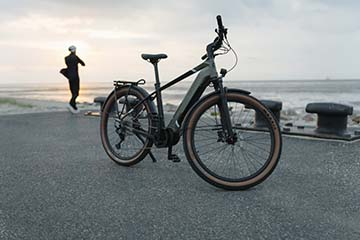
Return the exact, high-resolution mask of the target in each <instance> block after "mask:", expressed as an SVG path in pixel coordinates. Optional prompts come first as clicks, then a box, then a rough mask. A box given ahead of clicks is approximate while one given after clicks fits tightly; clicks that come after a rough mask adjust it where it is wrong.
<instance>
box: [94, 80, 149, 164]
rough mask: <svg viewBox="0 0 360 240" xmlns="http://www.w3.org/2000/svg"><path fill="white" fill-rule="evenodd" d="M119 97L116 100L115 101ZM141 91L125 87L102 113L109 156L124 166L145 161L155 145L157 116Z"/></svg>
mask: <svg viewBox="0 0 360 240" xmlns="http://www.w3.org/2000/svg"><path fill="white" fill-rule="evenodd" d="M115 94H116V97H115ZM145 95H146V94H145V93H144V92H143V91H141V90H140V89H139V88H138V87H135V86H132V87H122V88H120V89H117V90H116V92H114V93H113V94H112V95H111V96H110V98H109V100H108V101H107V102H106V104H105V105H104V108H103V111H102V113H101V122H100V135H101V141H102V144H103V147H104V149H105V152H106V153H107V155H108V156H109V157H110V158H111V159H112V160H113V161H115V162H116V163H118V164H120V165H123V166H131V165H134V164H136V163H138V162H140V161H141V160H143V159H144V158H145V156H146V155H147V154H148V152H149V151H150V148H151V146H152V144H153V141H152V139H151V138H150V136H152V135H153V130H154V126H153V125H154V122H153V120H152V118H151V114H152V113H153V112H155V110H154V105H153V103H152V102H150V101H144V102H143V103H142V104H138V103H140V102H141V101H142V100H143V99H144V98H145V97H146V96H145Z"/></svg>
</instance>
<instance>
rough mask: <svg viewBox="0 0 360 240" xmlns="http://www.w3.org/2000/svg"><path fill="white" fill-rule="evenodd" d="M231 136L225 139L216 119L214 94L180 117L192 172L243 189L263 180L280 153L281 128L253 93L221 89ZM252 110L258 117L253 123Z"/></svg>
mask: <svg viewBox="0 0 360 240" xmlns="http://www.w3.org/2000/svg"><path fill="white" fill-rule="evenodd" d="M226 98H227V102H228V110H229V115H230V118H231V125H232V130H233V132H234V133H235V138H234V139H235V141H227V138H226V136H227V133H226V130H225V129H224V128H223V125H222V123H221V117H220V116H221V114H222V113H221V111H220V109H221V108H220V95H218V94H214V95H210V96H209V97H206V98H204V99H203V100H201V101H200V102H199V103H197V105H196V106H195V107H194V108H193V109H192V111H191V112H190V113H189V116H188V117H187V119H186V122H185V125H184V126H185V128H186V130H185V132H184V138H183V139H184V149H185V153H186V156H187V159H188V161H189V163H190V165H191V167H192V168H193V169H194V170H195V172H196V173H197V174H198V175H199V176H200V177H201V178H203V179H204V180H205V181H207V182H209V183H210V184H212V185H215V186H217V187H220V188H223V189H228V190H244V189H248V188H250V187H253V186H255V185H257V184H259V183H261V182H262V181H264V180H265V179H266V178H267V177H268V176H269V175H270V174H271V173H272V171H273V170H274V169H275V167H276V165H277V163H278V160H279V158H280V154H281V145H282V143H281V132H280V129H279V126H278V123H277V121H276V120H275V118H274V116H273V114H272V113H271V112H270V111H269V110H268V109H267V108H266V107H265V106H264V105H263V104H262V103H261V102H260V101H258V100H257V99H255V98H253V97H251V96H248V95H245V94H241V93H239V92H236V91H229V92H228V93H226ZM255 115H256V116H260V117H262V119H263V123H262V124H261V126H256V124H255Z"/></svg>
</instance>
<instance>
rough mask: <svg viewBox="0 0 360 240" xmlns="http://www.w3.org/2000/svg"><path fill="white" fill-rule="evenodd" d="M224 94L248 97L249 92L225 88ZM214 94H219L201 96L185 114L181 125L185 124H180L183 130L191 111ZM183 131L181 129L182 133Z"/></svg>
mask: <svg viewBox="0 0 360 240" xmlns="http://www.w3.org/2000/svg"><path fill="white" fill-rule="evenodd" d="M226 92H233V93H239V94H244V95H250V94H251V92H249V91H246V90H243V89H237V88H227V90H226ZM216 94H219V93H218V92H211V93H209V94H206V95H205V96H203V97H202V98H200V99H199V100H198V101H197V102H196V103H195V104H194V105H193V106H192V107H191V108H190V109H189V111H188V112H187V113H186V115H185V118H184V121H183V123H185V124H181V128H183V126H186V125H187V124H186V122H187V119H188V117H189V116H190V115H191V113H192V111H193V110H194V109H195V108H196V107H197V106H198V105H200V104H201V103H202V102H203V101H205V100H206V99H207V98H210V97H212V96H214V95H216ZM182 130H183V129H181V131H182Z"/></svg>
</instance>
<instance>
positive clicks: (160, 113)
mask: <svg viewBox="0 0 360 240" xmlns="http://www.w3.org/2000/svg"><path fill="white" fill-rule="evenodd" d="M153 65H154V70H155V91H156V96H157V97H156V104H157V108H158V116H159V120H160V121H159V127H160V128H164V127H165V126H164V109H163V104H162V96H161V91H160V77H159V70H158V62H154V63H153Z"/></svg>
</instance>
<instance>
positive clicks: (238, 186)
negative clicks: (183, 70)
mask: <svg viewBox="0 0 360 240" xmlns="http://www.w3.org/2000/svg"><path fill="white" fill-rule="evenodd" d="M226 96H227V97H228V98H229V97H230V98H231V97H234V96H235V97H240V98H241V99H242V100H243V101H244V102H245V103H246V102H248V103H251V105H252V106H253V107H255V108H256V109H257V110H259V111H261V112H262V113H263V114H264V116H266V118H265V121H268V122H270V124H271V128H272V131H273V132H274V137H275V144H274V147H273V148H274V149H272V150H273V152H272V156H271V159H270V161H269V162H268V164H267V165H266V167H265V168H264V170H263V171H262V172H261V173H260V174H259V175H257V176H256V177H255V178H253V179H250V180H247V181H245V182H229V181H225V180H224V179H219V178H218V177H214V176H213V175H210V174H209V172H206V170H205V169H204V168H203V167H201V164H200V163H199V160H198V159H196V154H194V149H193V146H192V139H191V138H192V130H193V127H194V124H195V123H196V118H198V119H199V118H200V117H201V114H202V113H201V114H200V116H198V117H197V115H196V114H199V111H200V112H201V110H203V109H204V108H206V107H205V106H206V105H209V103H210V104H211V102H216V101H219V99H220V96H219V94H212V95H211V94H210V95H209V96H208V97H204V98H202V99H201V100H200V101H199V102H198V103H197V104H196V105H195V106H194V107H193V108H192V109H191V111H190V112H189V113H188V115H187V117H186V120H185V122H184V129H185V130H184V137H183V144H184V151H185V155H186V157H187V159H188V162H189V164H190V166H191V167H192V169H193V170H194V171H195V172H196V174H197V175H198V176H200V177H201V178H202V179H203V180H205V181H206V182H208V183H210V184H212V185H214V186H216V187H219V188H222V189H226V190H246V189H248V188H251V187H253V186H255V185H258V184H260V183H261V182H263V181H264V180H265V179H266V178H268V177H269V176H270V175H271V173H272V172H273V171H274V169H275V168H276V166H277V164H278V162H279V159H280V156H281V148H282V138H281V132H280V128H279V124H278V122H277V121H276V119H275V117H274V115H273V114H272V113H271V111H270V110H269V109H268V108H267V107H266V106H265V105H263V104H262V103H261V102H260V101H259V100H257V99H256V98H254V97H252V96H249V95H247V94H242V93H239V92H236V91H229V92H228V93H227V95H226ZM254 105H255V106H254Z"/></svg>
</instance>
